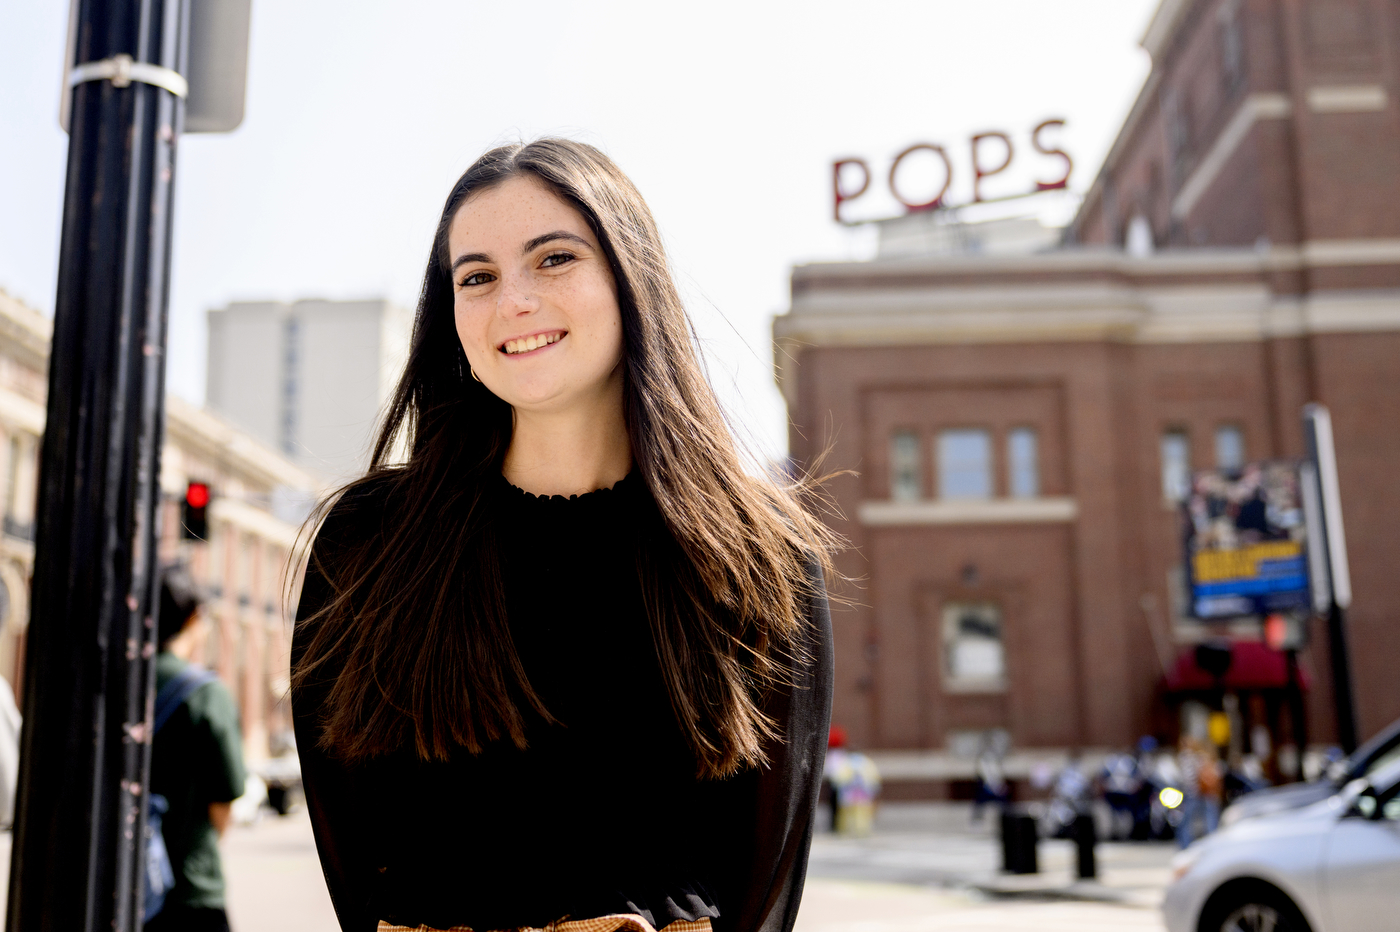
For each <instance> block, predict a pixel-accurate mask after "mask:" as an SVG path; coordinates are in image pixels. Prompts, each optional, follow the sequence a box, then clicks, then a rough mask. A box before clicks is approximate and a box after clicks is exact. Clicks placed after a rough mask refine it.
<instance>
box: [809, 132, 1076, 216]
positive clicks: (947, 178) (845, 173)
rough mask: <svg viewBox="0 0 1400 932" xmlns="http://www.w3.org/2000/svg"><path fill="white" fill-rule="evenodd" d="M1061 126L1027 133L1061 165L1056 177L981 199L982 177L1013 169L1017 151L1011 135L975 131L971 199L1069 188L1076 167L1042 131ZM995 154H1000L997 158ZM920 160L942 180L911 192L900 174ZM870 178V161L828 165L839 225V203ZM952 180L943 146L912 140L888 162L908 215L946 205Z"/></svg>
mask: <svg viewBox="0 0 1400 932" xmlns="http://www.w3.org/2000/svg"><path fill="white" fill-rule="evenodd" d="M1064 125H1065V121H1064V120H1059V119H1055V120H1045V121H1044V122H1042V123H1041V124H1039V125H1038V126H1036V127H1035V128H1034V129H1032V130H1031V132H1030V143H1031V148H1032V149H1034V150H1035V151H1036V152H1038V153H1039V154H1040V155H1042V156H1048V157H1050V158H1052V159H1054V160H1056V161H1057V162H1059V163H1061V168H1062V173H1061V174H1060V176H1059V177H1058V178H1055V179H1054V180H1051V181H1041V180H1036V181H1035V182H1034V185H1035V187H1034V189H1033V190H1030V191H1026V192H1024V193H1022V194H1013V195H1010V196H1007V197H996V198H985V197H983V196H982V179H984V178H990V177H992V176H993V175H999V174H1001V173H1002V172H1004V171H1006V170H1007V169H1008V168H1010V167H1011V162H1012V159H1013V158H1015V154H1016V147H1015V146H1014V145H1013V144H1012V141H1011V135H1010V134H1009V133H1004V132H1001V131H999V130H994V131H991V132H986V133H977V134H976V135H974V136H973V137H972V138H971V139H970V140H969V143H970V148H971V154H972V203H974V204H978V203H983V202H986V201H992V200H995V201H1006V200H1011V199H1012V198H1017V197H1026V196H1028V195H1031V194H1039V193H1040V192H1042V191H1056V190H1059V189H1061V188H1065V187H1068V186H1069V175H1070V172H1071V171H1072V170H1073V169H1074V162H1073V161H1072V160H1071V159H1070V157H1069V153H1068V152H1065V151H1064V150H1063V149H1057V148H1055V147H1054V146H1055V144H1054V143H1053V142H1048V141H1046V139H1045V138H1044V137H1045V134H1046V133H1048V132H1050V131H1051V130H1054V129H1059V128H1060V127H1062V126H1064ZM997 156H1000V158H999V159H998V158H997ZM918 159H924V160H928V159H932V160H933V162H934V163H935V165H936V166H937V169H938V172H939V175H940V176H941V182H940V184H938V185H935V186H934V187H933V189H931V190H925V191H922V192H919V193H917V194H915V193H912V192H910V191H907V190H905V188H904V187H901V181H900V179H901V174H900V172H901V170H902V169H905V168H907V166H908V165H910V164H911V163H913V162H914V161H915V160H918ZM871 178H872V176H871V172H870V164H869V163H868V162H866V160H865V159H859V158H850V159H838V160H836V161H835V162H833V163H832V164H831V193H832V211H833V213H834V215H835V217H836V221H837V222H838V223H844V222H846V221H845V220H844V219H843V218H842V216H841V205H842V204H845V203H846V202H848V201H854V200H855V199H856V198H858V197H860V196H861V195H863V194H865V193H866V192H867V191H868V190H869V189H870V182H871ZM952 184H953V160H952V159H951V158H950V157H949V155H948V150H947V149H945V148H944V147H943V146H941V145H937V144H935V143H930V142H920V143H915V144H914V145H912V146H910V147H908V148H907V149H905V150H904V151H903V152H900V153H899V154H898V155H896V156H895V157H894V161H893V162H891V163H890V171H889V191H890V194H891V195H892V196H893V197H894V199H895V200H896V201H898V202H899V203H900V204H901V205H903V207H904V210H905V212H907V213H913V212H915V211H920V210H937V209H938V208H940V207H947V206H948V205H947V204H946V203H945V202H944V198H945V197H947V195H948V189H949V188H950V187H952Z"/></svg>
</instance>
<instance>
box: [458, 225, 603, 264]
mask: <svg viewBox="0 0 1400 932" xmlns="http://www.w3.org/2000/svg"><path fill="white" fill-rule="evenodd" d="M555 240H563V241H565V242H568V243H578V244H579V245H580V246H586V247H588V248H590V249H591V248H592V246H593V244H592V243H590V242H589V241H588V240H586V239H584V238H583V237H582V236H579V235H578V234H576V233H570V232H569V231H568V230H555V231H553V232H551V233H545V234H542V235H540V236H536V237H535V238H534V239H532V240H529V241H528V242H526V243H525V245H524V246H522V247H520V254H521V255H522V256H523V255H527V254H529V253H531V252H533V251H534V250H536V249H539V248H540V247H541V246H543V245H544V244H545V243H552V242H554V241H555ZM490 261H491V257H490V256H488V255H487V254H486V253H484V252H469V253H467V254H466V255H462V256H458V257H457V258H456V259H453V260H452V272H453V274H456V272H457V270H458V269H459V268H461V267H462V266H464V265H466V264H468V263H470V262H490Z"/></svg>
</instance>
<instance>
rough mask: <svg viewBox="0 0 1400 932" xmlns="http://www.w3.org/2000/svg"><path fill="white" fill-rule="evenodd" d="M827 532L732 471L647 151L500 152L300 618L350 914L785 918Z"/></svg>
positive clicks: (822, 630) (439, 919)
mask: <svg viewBox="0 0 1400 932" xmlns="http://www.w3.org/2000/svg"><path fill="white" fill-rule="evenodd" d="M405 457H406V459H405ZM395 460H399V461H401V462H397V463H396V462H395ZM831 545H832V538H831V536H830V534H829V533H828V532H827V531H826V530H825V529H824V527H823V525H821V524H820V522H818V521H817V520H816V519H814V518H813V517H811V516H810V515H809V514H808V513H807V512H805V511H804V510H803V508H802V507H801V505H800V504H799V503H798V502H797V501H796V500H795V498H794V495H793V493H791V492H789V491H787V490H785V489H784V488H782V487H780V486H778V485H776V484H774V483H773V482H771V481H769V480H767V479H763V478H759V477H756V476H753V475H750V474H747V473H746V472H745V471H744V470H743V469H742V467H741V461H740V458H739V455H738V454H737V452H736V450H735V445H734V442H733V440H732V439H731V437H730V434H729V432H728V431H727V429H726V426H725V423H724V420H723V418H722V415H721V413H720V410H719V407H718V405H717V403H716V401H715V398H714V395H713V392H712V391H711V389H710V386H709V384H708V383H707V382H706V379H705V377H704V374H703V372H702V370H701V366H700V362H699V360H698V358H697V356H696V351H695V345H694V338H693V334H692V331H691V329H690V324H689V321H688V318H687V317H686V314H685V311H684V308H683V307H682V305H681V302H680V299H679V296H678V295H677V292H676V288H675V285H674V283H673V282H672V280H671V276H670V273H669V271H668V268H667V265H666V258H665V255H664V252H663V250H662V246H661V238H660V235H659V234H658V232H657V229H656V225H655V222H654V221H653V220H652V217H651V214H650V213H649V212H648V210H647V207H646V205H645V203H644V202H643V201H642V198H641V196H640V195H639V194H638V193H637V191H636V189H635V188H633V186H632V184H631V183H630V182H629V181H628V179H627V178H626V177H625V176H624V175H623V174H622V173H621V172H620V171H619V170H618V169H617V167H616V166H615V165H613V163H612V162H611V161H610V160H609V159H608V158H607V157H606V156H605V155H603V154H602V153H601V152H599V151H598V150H596V149H594V148H592V147H591V146H587V145H583V144H581V143H576V142H570V141H567V140H561V139H542V140H539V141H537V142H533V143H530V144H528V145H523V146H507V147H503V148H499V149H494V150H492V151H490V152H488V153H487V154H486V155H484V156H482V157H481V159H479V160H478V161H477V162H476V164H474V165H473V166H472V167H471V168H470V169H468V171H467V173H466V174H465V175H463V176H462V177H461V179H460V180H459V181H458V182H457V184H456V186H455V187H454V188H453V189H452V193H451V194H450V195H449V197H448V199H447V204H446V206H445V207H444V208H443V212H442V219H441V222H440V223H439V226H438V232H437V236H436V239H435V241H434V244H433V250H432V254H431V255H430V257H429V260H428V268H427V272H426V273H425V276H424V283H423V292H422V296H421V298H420V300H419V305H418V315H417V323H416V325H415V330H414V335H413V344H412V349H411V351H410V355H409V360H408V365H407V368H406V370H405V372H404V374H403V377H402V379H401V381H400V383H399V387H398V390H397V393H396V395H395V397H394V400H393V402H392V404H391V406H390V409H389V412H388V415H387V417H386V420H385V424H384V426H383V429H382V431H381V432H380V434H379V438H378V442H377V443H376V445H375V449H374V455H373V458H372V464H371V468H370V470H369V474H368V475H367V476H365V477H364V478H363V479H360V480H358V481H357V482H354V483H351V484H350V485H349V486H348V487H346V488H345V489H344V490H343V491H342V493H341V494H340V496H339V498H338V500H337V501H336V502H335V504H334V506H333V507H332V508H331V510H330V513H329V515H328V516H327V517H326V519H325V521H324V523H323V524H322V526H321V529H320V531H319V533H318V535H317V537H316V541H315V544H314V546H313V548H312V551H311V556H310V561H309V564H308V569H307V573H306V581H305V583H304V586H303V590H302V597H301V605H300V608H299V610H298V613H297V619H298V620H297V627H296V633H295V637H294V642H293V690H292V708H293V712H294V717H295V721H296V734H297V745H298V748H299V750H300V754H301V760H302V773H303V779H304V781H305V786H306V796H307V802H308V805H309V807H310V811H311V818H312V822H313V825H314V827H315V832H316V842H317V845H318V847H319V850H320V854H321V862H322V865H323V867H324V869H325V873H326V880H327V883H328V884H329V887H330V892H331V898H332V900H333V901H334V903H335V908H336V911H337V913H338V915H339V917H340V922H341V926H342V927H343V928H344V929H345V930H346V932H372V930H376V929H380V930H385V929H400V928H410V929H421V928H429V929H457V928H468V929H472V930H476V932H488V930H504V929H522V928H552V929H557V930H560V932H576V930H577V932H612V930H616V929H628V930H633V932H647V930H649V929H666V928H670V929H672V930H673V932H697V930H703V929H708V928H713V929H714V930H716V932H728V930H733V932H759V930H764V932H786V930H789V929H791V928H792V924H793V920H794V919H795V918H796V914H797V906H798V901H799V899H800V897H801V893H802V882H803V875H804V873H805V870H806V862H807V851H808V847H809V844H810V838H811V823H812V815H813V809H814V806H815V803H816V798H817V789H818V785H819V781H820V779H821V771H822V759H823V752H824V750H825V742H826V736H827V727H828V717H829V705H830V694H831V648H830V619H829V617H828V614H827V607H826V598H825V595H824V592H823V584H822V579H823V575H822V574H823V568H824V567H825V566H827V565H828V554H829V553H830V550H831Z"/></svg>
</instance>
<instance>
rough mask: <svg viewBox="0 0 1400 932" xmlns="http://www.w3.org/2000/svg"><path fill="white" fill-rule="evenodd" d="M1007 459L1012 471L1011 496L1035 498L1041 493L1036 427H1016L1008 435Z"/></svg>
mask: <svg viewBox="0 0 1400 932" xmlns="http://www.w3.org/2000/svg"><path fill="white" fill-rule="evenodd" d="M1006 461H1007V463H1008V464H1009V466H1010V471H1011V497H1012V498H1035V497H1036V496H1037V495H1039V494H1040V457H1039V455H1038V452H1037V450H1036V436H1035V429H1034V428H1031V427H1017V428H1014V429H1013V430H1012V431H1011V433H1010V434H1008V435H1007V437H1006Z"/></svg>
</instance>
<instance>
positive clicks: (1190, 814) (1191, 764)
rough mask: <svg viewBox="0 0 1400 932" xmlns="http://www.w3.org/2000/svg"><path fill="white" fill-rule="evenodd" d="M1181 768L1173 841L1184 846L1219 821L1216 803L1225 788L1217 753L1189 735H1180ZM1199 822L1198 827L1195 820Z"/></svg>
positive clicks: (1208, 831) (1206, 832)
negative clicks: (1181, 794) (1181, 796)
mask: <svg viewBox="0 0 1400 932" xmlns="http://www.w3.org/2000/svg"><path fill="white" fill-rule="evenodd" d="M1177 761H1178V765H1179V766H1180V768H1181V781H1182V783H1184V784H1185V786H1183V787H1182V791H1183V792H1184V793H1185V794H1186V799H1185V801H1184V802H1183V803H1182V804H1181V810H1182V811H1181V824H1180V825H1179V826H1177V829H1176V840H1177V843H1178V844H1179V845H1180V846H1181V847H1183V848H1185V847H1187V846H1189V845H1190V844H1191V842H1193V841H1195V840H1196V839H1197V838H1200V837H1202V836H1204V835H1209V834H1210V833H1211V832H1213V831H1215V830H1216V828H1217V827H1218V826H1219V825H1220V803H1221V798H1222V796H1223V795H1224V791H1225V779H1224V770H1223V769H1222V767H1221V765H1220V755H1219V754H1218V753H1216V750H1215V748H1214V747H1213V746H1211V745H1210V744H1208V743H1207V742H1205V741H1202V740H1200V739H1199V738H1195V737H1192V736H1190V735H1188V736H1186V737H1184V738H1182V739H1181V750H1180V751H1179V753H1178V754H1177ZM1198 822H1200V823H1201V825H1200V828H1199V829H1198V827H1197V823H1198Z"/></svg>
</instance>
